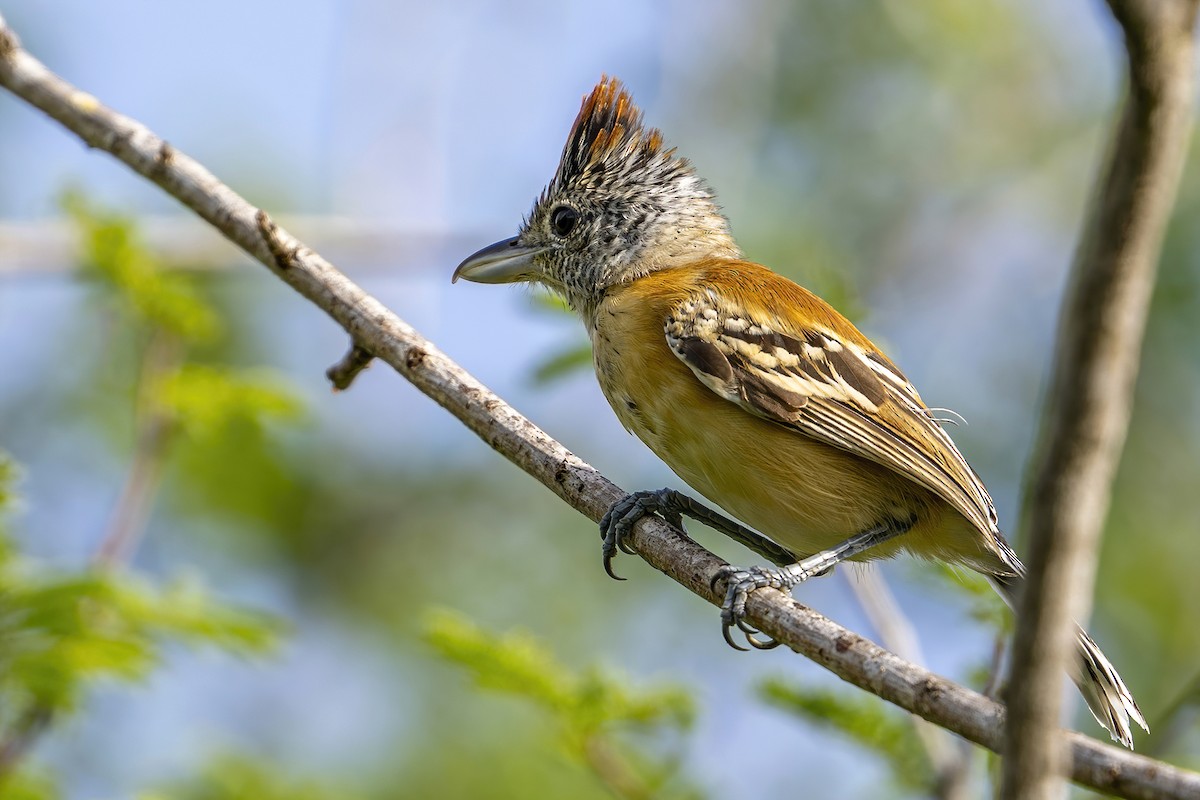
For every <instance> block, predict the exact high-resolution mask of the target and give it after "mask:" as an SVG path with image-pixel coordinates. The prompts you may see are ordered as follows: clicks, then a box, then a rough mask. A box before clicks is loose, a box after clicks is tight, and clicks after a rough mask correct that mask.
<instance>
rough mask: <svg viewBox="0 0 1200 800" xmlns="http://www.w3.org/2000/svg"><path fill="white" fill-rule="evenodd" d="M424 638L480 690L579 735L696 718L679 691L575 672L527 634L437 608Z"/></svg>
mask: <svg viewBox="0 0 1200 800" xmlns="http://www.w3.org/2000/svg"><path fill="white" fill-rule="evenodd" d="M424 638H425V640H426V642H428V643H429V644H430V645H431V646H432V647H433V648H434V649H435V650H437V652H438V653H439V654H441V656H442V657H443V658H446V659H448V660H450V661H453V662H454V663H456V664H459V665H460V666H462V667H464V668H466V669H467V670H469V671H470V672H471V674H472V676H473V677H474V679H475V681H476V683H477V684H478V685H480V686H482V687H484V688H487V689H493V690H496V691H501V692H506V693H508V694H514V695H518V696H521V697H525V698H526V699H529V700H532V701H534V702H535V703H536V704H538V705H540V706H542V707H544V708H546V709H548V710H550V711H552V712H554V713H555V714H556V715H558V716H559V717H560V718H562V720H563V721H564V722H566V723H567V724H568V725H569V726H570V727H572V728H574V729H577V730H578V731H580V732H582V733H590V732H592V731H595V730H597V729H599V728H601V727H604V726H609V725H612V724H615V723H634V724H637V725H656V724H666V725H670V726H674V727H679V728H686V727H687V726H689V725H690V724H691V722H692V719H693V716H694V709H693V705H692V700H691V696H690V695H689V694H688V692H687V691H686V690H685V689H683V688H682V687H680V686H673V685H668V686H659V687H654V688H650V689H643V690H634V689H630V688H629V687H628V685H627V684H628V679H627V678H625V677H624V676H620V675H616V674H612V673H610V672H607V671H605V670H602V669H600V668H598V667H592V668H590V669H587V670H584V671H582V672H573V671H571V670H570V669H569V668H568V667H566V666H565V665H563V664H562V663H560V662H559V661H558V660H557V659H556V658H555V657H554V656H553V654H552V653H550V652H549V650H547V649H546V648H545V647H543V646H542V645H541V644H540V643H539V642H538V641H537V640H536V639H535V638H534V637H533V636H531V635H530V634H528V633H525V632H521V631H517V632H513V633H507V634H503V635H496V634H490V633H487V632H485V631H483V630H482V629H481V628H479V627H478V626H476V625H475V624H474V623H472V622H471V621H470V620H468V619H466V618H465V617H463V616H461V615H459V614H456V613H454V612H452V611H447V610H444V609H441V610H435V611H431V612H430V613H429V614H427V615H426V618H425V625H424Z"/></svg>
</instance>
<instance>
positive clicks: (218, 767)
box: [137, 753, 357, 800]
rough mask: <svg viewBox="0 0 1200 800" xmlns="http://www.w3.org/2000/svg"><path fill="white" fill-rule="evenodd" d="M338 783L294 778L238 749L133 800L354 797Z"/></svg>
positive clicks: (335, 799) (289, 772)
mask: <svg viewBox="0 0 1200 800" xmlns="http://www.w3.org/2000/svg"><path fill="white" fill-rule="evenodd" d="M356 797H357V795H356V794H354V793H353V792H352V791H349V790H347V789H346V788H345V787H342V786H337V787H334V786H330V785H324V784H322V783H320V782H318V781H315V780H311V779H307V780H306V779H303V778H298V777H296V775H295V774H294V771H293V770H291V769H284V768H282V767H279V766H275V765H270V764H267V763H265V762H264V761H261V760H256V759H251V758H248V757H247V756H245V755H242V754H238V753H226V754H222V755H219V756H217V757H216V758H213V759H212V760H211V761H210V762H209V763H208V764H206V765H205V768H204V769H203V770H202V771H201V772H200V774H199V775H196V776H194V777H189V778H187V779H184V780H181V781H177V782H175V784H173V785H172V786H169V787H167V788H164V789H162V790H161V791H153V792H145V793H143V794H141V795H139V796H138V798H137V800H355V798H356Z"/></svg>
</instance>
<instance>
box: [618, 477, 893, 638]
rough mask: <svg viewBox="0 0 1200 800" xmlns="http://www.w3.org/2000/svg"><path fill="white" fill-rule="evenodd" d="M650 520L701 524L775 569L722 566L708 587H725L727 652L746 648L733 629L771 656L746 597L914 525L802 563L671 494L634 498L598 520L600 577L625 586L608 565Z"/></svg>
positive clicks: (820, 569) (866, 535) (878, 531)
mask: <svg viewBox="0 0 1200 800" xmlns="http://www.w3.org/2000/svg"><path fill="white" fill-rule="evenodd" d="M651 514H658V515H659V516H661V517H662V518H663V519H665V520H666V521H667V522H669V523H670V524H672V525H674V526H675V527H677V528H679V529H681V530H682V529H683V518H684V517H685V516H686V517H690V518H692V519H694V520H698V521H699V522H703V523H704V524H705V525H708V526H709V527H710V528H713V529H714V530H718V531H720V532H721V533H724V534H725V535H726V536H729V537H730V538H731V539H734V540H735V541H738V542H740V543H741V544H743V545H745V546H746V547H749V548H750V549H751V550H753V551H754V552H756V553H758V554H759V555H761V556H763V557H764V558H767V559H769V560H771V561H772V562H773V563H774V564H775V565H776V566H773V567H769V566H767V567H749V568H743V567H735V566H732V565H730V564H726V565H725V566H724V567H721V569H719V570H717V573H716V574H715V575H714V576H713V579H712V581H711V584H710V586H711V588H712V590H713V592H714V593H715V592H716V591H717V587H718V586H719V585H720V584H722V583H724V584H725V600H724V602H722V603H721V633H722V635H723V636H724V637H725V641H726V642H728V644H729V646H730V647H732V648H734V649H735V650H746V648H745V647H742V646H740V645H739V644H737V643H736V642H735V641H734V640H733V636H732V632H733V629H734V628H737V629H738V630H740V631H741V632H742V634H743V635H745V637H746V641H747V643H748V644H749V645H750V646H751V647H753V648H755V649H758V650H770V649H771V648H774V647H778V646H779V642H777V641H775V640H774V639H772V638H770V637H769V636H765V635H764V634H763V633H762V631H760V630H758V629H757V628H755V627H754V626H752V625H750V624H749V623H748V622H746V601H747V599H748V598H749V596H750V593H751V592H753V591H755V590H756V589H763V588H771V589H778V590H779V591H781V592H790V591H791V590H792V589H793V588H795V587H796V586H797V585H799V584H801V583H803V582H804V581H806V580H808V579H809V578H812V577H815V576H818V575H825V574H827V573H829V572H830V571H831V570H832V569H833V568H834V567H835V566H836V565H837V564H839V563H841V562H842V561H845V560H846V559H849V558H853V557H854V556H856V555H859V554H860V553H863V552H865V551H867V550H870V549H871V548H872V547H875V546H877V545H880V544H882V543H883V542H886V541H888V540H889V539H893V538H895V537H897V536H900V535H901V534H903V533H906V532H908V530H909V529H911V528H912V526H913V525H914V524H916V519H915V518H913V519H908V520H904V521H899V520H894V521H891V522H887V523H885V524H882V525H877V526H876V527H874V528H870V529H869V530H866V531H863V532H862V533H858V534H855V535H854V536H851V537H850V538H849V539H846V540H845V541H844V542H841V543H840V544H837V545H834V546H833V547H831V548H830V549H828V550H822V551H821V552H819V553H817V554H815V555H812V556H809V557H808V558H805V559H802V560H801V559H798V558H797V557H796V556H795V555H794V554H793V553H792V552H791V551H789V550H787V549H786V548H784V547H781V546H779V545H777V544H776V543H775V542H772V541H771V540H770V539H767V538H766V537H764V536H762V535H761V534H759V533H756V532H755V531H752V530H750V529H749V528H747V527H745V526H744V525H740V524H738V523H737V522H734V521H733V520H731V519H729V518H728V517H726V516H724V515H722V514H718V513H717V512H716V511H713V510H712V509H711V508H708V507H707V506H705V505H702V504H701V503H698V502H697V501H695V500H693V499H692V498H690V497H688V496H687V495H685V494H682V493H680V492H677V491H675V490H674V489H657V490H653V491H642V492H633V493H631V494H627V495H625V497H623V498H621V499H620V500H618V501H617V502H616V503H614V504H613V507H612V508H610V509H609V510H608V513H606V514H605V515H604V517H603V518H601V520H600V536H601V537H602V538H603V540H604V546H603V553H604V571H605V572H607V573H608V576H609V577H610V578H613V579H615V580H619V581H621V580H625V579H624V578H622V577H620V576H619V575H617V574H616V573H615V572H614V571H613V566H612V562H613V559H614V558H615V557H616V555H617V553H618V552H622V553H628V554H630V555H633V553H634V551H633V549H632V548H630V546H629V544H628V543H627V542H626V541H625V540H626V538H627V536H628V535H629V532H630V531H631V530H632V529H633V526H634V525H636V524H637V522H638V520H640V519H641V518H642V517H645V516H647V515H651Z"/></svg>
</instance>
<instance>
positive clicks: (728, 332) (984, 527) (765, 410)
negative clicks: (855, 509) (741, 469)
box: [665, 288, 1015, 560]
mask: <svg viewBox="0 0 1200 800" xmlns="http://www.w3.org/2000/svg"><path fill="white" fill-rule="evenodd" d="M665 329H666V337H667V344H668V345H669V346H670V348H671V350H672V352H673V353H674V354H675V355H676V356H677V357H678V358H679V359H680V360H682V361H683V362H684V363H685V364H687V366H688V367H689V368H691V370H692V372H693V373H694V374H695V375H696V377H697V378H698V379H699V380H700V381H701V382H703V383H704V384H705V385H706V386H707V387H708V388H710V389H711V390H712V391H714V392H716V393H717V394H718V395H719V396H721V397H723V398H725V399H726V400H729V401H730V402H732V403H736V404H737V405H739V406H741V407H742V408H744V409H745V410H746V411H748V412H750V413H752V414H756V415H758V416H760V417H763V418H765V419H768V420H771V421H773V422H777V423H779V424H782V425H785V426H787V427H790V428H793V429H794V430H796V431H798V432H799V433H801V434H803V435H806V436H810V437H812V438H814V439H817V440H818V441H822V442H825V443H827V444H830V445H833V446H835V447H838V448H841V449H843V450H846V451H849V452H851V453H854V454H855V455H858V456H861V457H863V458H866V459H869V460H871V461H874V462H876V463H879V464H882V465H884V466H886V467H888V468H889V469H892V470H894V471H895V472H897V473H899V474H901V475H904V476H906V477H908V478H910V479H911V480H913V481H915V482H916V483H918V484H919V485H921V486H924V487H926V488H928V489H930V490H931V491H933V492H935V493H936V494H937V495H939V496H940V497H942V498H943V499H944V500H946V501H947V502H948V503H950V504H951V505H952V506H953V507H954V508H955V509H956V510H958V511H959V512H960V513H961V514H962V515H963V516H965V517H966V518H967V519H968V520H970V521H971V522H972V523H973V524H974V525H975V526H976V527H977V528H978V529H979V530H980V532H981V533H984V534H985V535H988V536H989V538H993V539H995V538H998V537H995V536H994V534H998V532H999V528H998V527H997V518H996V509H995V506H994V505H993V504H992V499H991V497H990V496H989V495H988V493H987V490H986V489H985V488H984V486H983V483H982V482H981V481H980V480H979V478H978V476H976V475H975V472H974V471H973V470H972V469H971V467H970V466H968V464H967V462H966V460H965V459H964V458H963V456H962V454H961V453H960V452H959V451H958V448H957V447H955V445H954V442H952V441H951V440H950V437H949V436H948V435H947V434H946V432H945V431H944V430H942V427H941V425H940V424H939V423H938V421H937V420H936V419H935V418H934V417H933V413H932V412H931V411H930V410H929V409H928V408H927V407H926V406H925V404H924V403H923V402H922V401H921V398H920V395H918V394H917V391H916V389H915V388H913V386H912V384H911V383H909V382H908V379H907V378H905V377H904V375H903V374H902V373H901V372H900V370H898V369H897V368H896V367H895V365H893V364H892V363H891V362H890V361H889V360H888V359H887V358H886V357H885V356H883V355H882V354H881V353H878V352H876V351H873V350H870V349H867V348H865V347H863V346H862V345H860V344H857V343H855V342H853V341H851V340H850V338H849V337H847V336H839V335H838V334H837V333H836V332H834V331H833V330H830V329H827V328H824V327H816V326H814V327H802V326H799V325H796V324H794V323H791V322H790V321H788V320H785V319H783V318H781V317H780V316H779V315H778V314H766V313H757V314H756V313H755V312H754V311H753V310H751V309H747V308H744V307H739V305H738V304H737V303H736V302H735V301H733V300H732V299H730V298H729V297H726V296H724V295H722V294H721V293H719V292H718V291H717V290H716V289H714V288H709V289H706V290H705V291H703V292H701V293H698V294H696V295H694V296H692V297H691V298H689V299H688V300H686V301H685V302H683V303H681V304H679V305H678V306H676V307H675V309H674V310H673V311H672V313H670V314H669V316H668V317H667V320H666V323H665ZM1014 560H1015V559H1014Z"/></svg>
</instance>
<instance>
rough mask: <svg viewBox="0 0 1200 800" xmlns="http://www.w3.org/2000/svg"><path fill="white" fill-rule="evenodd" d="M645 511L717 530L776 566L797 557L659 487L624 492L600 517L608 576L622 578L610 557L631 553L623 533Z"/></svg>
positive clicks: (674, 521) (679, 523)
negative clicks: (613, 567) (692, 520)
mask: <svg viewBox="0 0 1200 800" xmlns="http://www.w3.org/2000/svg"><path fill="white" fill-rule="evenodd" d="M647 514H659V515H660V516H661V517H662V518H663V519H665V520H666V521H667V522H669V523H671V524H672V525H674V526H675V527H677V528H680V529H682V528H683V518H684V517H690V518H692V519H694V520H697V521H699V522H703V523H704V524H705V525H707V526H709V527H710V528H712V529H713V530H717V531H720V532H721V533H723V534H725V535H726V536H728V537H729V538H731V539H733V540H734V541H736V542H740V543H741V544H743V545H745V546H746V547H748V548H750V549H751V550H753V551H754V552H756V553H758V554H759V555H761V556H763V557H764V558H767V559H769V560H770V561H772V562H774V563H775V564H778V565H779V566H784V565H786V564H791V563H793V562H795V560H796V556H795V555H794V554H793V553H792V552H790V551H789V550H787V549H785V548H783V547H780V546H779V545H777V544H775V543H774V542H772V541H771V540H770V539H768V538H766V537H765V536H762V535H761V534H759V533H756V532H755V531H752V530H750V529H749V528H747V527H746V526H744V525H740V524H738V523H737V522H735V521H733V520H731V519H730V518H729V517H726V516H724V515H722V514H719V513H717V512H716V511H713V510H712V509H711V508H709V507H708V506H705V505H704V504H702V503H699V502H697V501H695V500H693V499H692V498H690V497H688V496H687V495H685V494H682V493H681V492H677V491H675V490H674V489H658V490H656V491H646V492H633V493H632V494H627V495H625V497H623V498H622V499H620V500H618V501H617V502H616V503H614V504H613V507H612V508H610V509H609V510H608V513H606V514H605V515H604V517H603V518H602V519H601V520H600V535H601V536H602V537H603V538H604V547H603V552H604V571H605V572H607V573H608V576H609V577H610V578H615V579H616V580H623V578H621V577H619V576H618V575H617V574H616V573H614V572H613V569H612V560H613V557H615V556H616V554H617V551H618V550H619V551H621V552H623V553H630V554H632V551H631V550H630V549H629V547H628V546H627V545H626V544H625V541H624V539H625V536H626V534H628V533H629V531H630V530H631V529H632V528H633V526H634V524H635V523H636V522H637V521H638V520H639V519H641V518H642V517H644V516H646V515H647Z"/></svg>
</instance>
